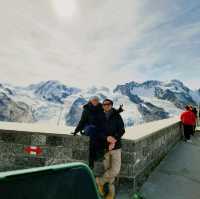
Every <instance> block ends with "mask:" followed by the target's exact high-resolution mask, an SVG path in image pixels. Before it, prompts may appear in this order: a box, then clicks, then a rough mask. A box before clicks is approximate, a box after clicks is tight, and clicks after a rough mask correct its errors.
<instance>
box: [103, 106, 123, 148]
mask: <svg viewBox="0 0 200 199" xmlns="http://www.w3.org/2000/svg"><path fill="white" fill-rule="evenodd" d="M104 120H105V124H104V126H105V131H106V135H107V136H113V137H114V138H115V139H116V140H117V142H116V144H115V148H114V150H115V149H119V148H121V137H122V136H123V135H124V133H125V128H124V122H123V120H122V117H121V115H120V114H119V111H117V110H116V109H114V108H113V109H112V112H111V114H110V115H109V117H108V118H106V116H105V114H104Z"/></svg>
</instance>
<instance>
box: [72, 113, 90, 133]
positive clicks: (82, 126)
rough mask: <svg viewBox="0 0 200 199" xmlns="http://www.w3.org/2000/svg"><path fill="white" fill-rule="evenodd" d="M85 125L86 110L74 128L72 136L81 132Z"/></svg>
mask: <svg viewBox="0 0 200 199" xmlns="http://www.w3.org/2000/svg"><path fill="white" fill-rule="evenodd" d="M86 123H87V112H86V110H83V112H82V115H81V119H80V121H79V123H78V125H77V127H76V128H75V131H74V134H75V135H76V134H77V133H78V132H80V131H82V130H83V129H84V127H85V125H86Z"/></svg>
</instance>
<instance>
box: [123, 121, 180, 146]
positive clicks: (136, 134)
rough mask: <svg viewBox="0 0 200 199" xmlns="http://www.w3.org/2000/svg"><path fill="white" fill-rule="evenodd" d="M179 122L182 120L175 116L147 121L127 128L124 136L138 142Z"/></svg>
mask: <svg viewBox="0 0 200 199" xmlns="http://www.w3.org/2000/svg"><path fill="white" fill-rule="evenodd" d="M179 122H180V120H179V118H178V117H174V118H170V119H164V120H159V121H154V122H149V123H145V124H142V125H137V126H134V127H130V128H127V129H126V133H125V135H124V136H123V138H124V139H126V140H134V141H135V142H137V141H140V140H142V139H144V138H147V137H149V136H151V135H153V134H155V133H156V132H159V131H161V130H163V129H165V128H169V127H170V126H173V125H175V124H177V123H179Z"/></svg>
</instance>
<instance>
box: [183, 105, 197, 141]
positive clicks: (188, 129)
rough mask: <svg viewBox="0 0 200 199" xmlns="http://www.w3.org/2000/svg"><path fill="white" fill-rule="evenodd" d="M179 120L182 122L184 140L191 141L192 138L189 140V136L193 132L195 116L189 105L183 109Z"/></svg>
mask: <svg viewBox="0 0 200 199" xmlns="http://www.w3.org/2000/svg"><path fill="white" fill-rule="evenodd" d="M181 122H182V124H183V129H184V137H185V141H186V142H192V140H190V136H191V135H192V134H193V127H194V125H195V123H196V117H195V114H194V113H193V112H192V111H191V108H190V106H186V107H185V111H184V112H183V113H182V114H181Z"/></svg>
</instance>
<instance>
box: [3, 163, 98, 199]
mask: <svg viewBox="0 0 200 199" xmlns="http://www.w3.org/2000/svg"><path fill="white" fill-rule="evenodd" d="M0 198H1V199H101V198H100V195H99V193H98V191H97V187H96V184H95V180H94V176H93V174H92V172H91V170H90V169H89V168H88V167H87V166H86V165H85V164H82V163H72V164H62V165H54V166H47V167H40V168H33V169H25V170H18V171H10V172H2V173H0Z"/></svg>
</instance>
